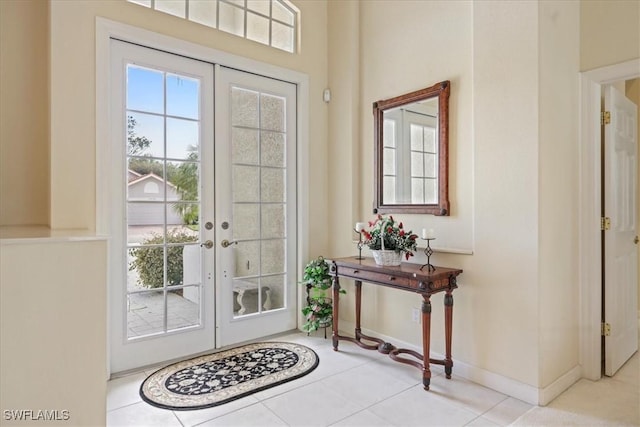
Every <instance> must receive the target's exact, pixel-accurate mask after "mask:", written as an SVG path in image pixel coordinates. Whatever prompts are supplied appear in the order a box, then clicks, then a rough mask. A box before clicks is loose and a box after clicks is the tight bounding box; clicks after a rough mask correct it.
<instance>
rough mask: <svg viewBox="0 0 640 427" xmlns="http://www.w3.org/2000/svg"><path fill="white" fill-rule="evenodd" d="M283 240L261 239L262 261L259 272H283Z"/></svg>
mask: <svg viewBox="0 0 640 427" xmlns="http://www.w3.org/2000/svg"><path fill="white" fill-rule="evenodd" d="M284 242H285V241H284V240H263V241H262V262H261V265H260V272H261V273H262V274H270V273H283V272H284V261H285V253H284V246H285V245H284Z"/></svg>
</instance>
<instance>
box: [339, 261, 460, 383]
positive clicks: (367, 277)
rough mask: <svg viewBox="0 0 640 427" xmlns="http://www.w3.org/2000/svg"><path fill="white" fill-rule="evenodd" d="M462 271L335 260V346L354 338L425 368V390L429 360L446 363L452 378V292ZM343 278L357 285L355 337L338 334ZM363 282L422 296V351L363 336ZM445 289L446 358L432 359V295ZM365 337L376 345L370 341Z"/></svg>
mask: <svg viewBox="0 0 640 427" xmlns="http://www.w3.org/2000/svg"><path fill="white" fill-rule="evenodd" d="M460 273H462V270H459V269H455V268H445V267H436V268H435V270H434V271H431V272H429V269H428V268H427V267H426V266H425V267H424V268H423V269H422V270H420V265H417V264H411V263H402V264H401V265H400V266H398V267H387V266H379V265H376V263H375V262H374V260H373V259H372V258H364V259H362V260H358V259H357V258H356V257H349V258H339V259H335V260H333V264H332V265H331V269H330V274H331V276H332V280H333V335H332V341H333V349H334V350H335V351H338V341H339V340H345V341H351V342H353V343H355V344H357V345H358V346H360V347H362V348H365V349H367V350H378V351H379V352H380V353H383V354H388V355H389V357H391V359H393V360H395V361H396V362H401V363H406V364H408V365H412V366H415V367H416V368H418V369H420V370H422V384H423V385H424V389H425V390H429V384H430V383H431V369H430V368H429V363H434V364H438V365H444V371H445V374H446V377H447V378H448V379H450V378H451V371H452V368H453V361H452V360H451V329H452V320H453V295H452V292H453V290H454V289H455V288H457V287H458V285H457V283H456V278H457V276H458V275H459V274H460ZM340 278H349V279H353V280H355V285H356V330H355V337H354V338H352V337H347V336H344V335H340V334H339V333H338V316H339V297H340ZM362 282H367V283H371V284H374V285H381V286H388V287H391V288H395V289H400V290H403V291H409V292H415V293H417V294H420V295H422V299H423V301H422V349H423V353H422V354H420V353H418V352H416V351H413V350H409V349H403V348H396V347H395V346H393V345H392V344H390V343H388V342H384V341H383V340H381V339H379V338H373V337H369V336H366V335H364V334H363V333H362V332H361V330H360V312H361V308H362V306H361V300H362ZM438 292H445V296H444V316H445V322H444V331H445V347H446V348H445V358H444V359H431V358H429V345H430V333H431V301H430V298H431V295H433V294H435V293H438ZM362 339H364V340H366V341H370V342H374V343H376V344H367V343H364V342H362ZM401 354H408V355H410V356H413V357H414V358H416V359H418V361H415V360H411V359H407V358H404V357H400V356H399V355H401Z"/></svg>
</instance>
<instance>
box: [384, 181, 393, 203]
mask: <svg viewBox="0 0 640 427" xmlns="http://www.w3.org/2000/svg"><path fill="white" fill-rule="evenodd" d="M383 182H384V184H383V187H382V188H383V189H384V194H383V195H382V200H383V201H384V203H395V202H396V178H395V177H394V176H385V177H384V178H383Z"/></svg>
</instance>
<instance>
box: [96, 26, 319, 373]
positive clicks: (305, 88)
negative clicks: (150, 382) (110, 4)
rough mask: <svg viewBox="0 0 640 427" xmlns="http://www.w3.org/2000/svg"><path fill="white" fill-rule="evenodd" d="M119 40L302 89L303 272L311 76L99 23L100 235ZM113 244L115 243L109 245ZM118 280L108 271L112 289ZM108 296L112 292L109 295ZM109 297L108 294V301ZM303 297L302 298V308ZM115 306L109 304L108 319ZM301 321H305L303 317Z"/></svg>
mask: <svg viewBox="0 0 640 427" xmlns="http://www.w3.org/2000/svg"><path fill="white" fill-rule="evenodd" d="M112 38H114V39H118V40H122V41H127V42H131V43H135V44H139V45H142V46H145V47H149V48H154V49H158V50H162V51H165V52H169V53H175V54H177V55H183V56H187V57H189V58H193V59H199V60H202V61H206V62H209V63H212V64H220V65H224V66H227V67H230V68H236V69H239V70H251V71H252V72H254V73H257V74H260V75H263V76H265V77H271V78H274V79H278V80H285V81H287V82H290V83H294V84H296V85H297V93H296V96H297V121H298V127H297V140H298V151H297V165H296V167H297V178H298V209H297V214H298V215H297V248H298V254H297V260H296V265H297V271H298V274H300V273H299V272H300V271H302V268H303V266H304V265H305V263H306V262H305V260H306V259H308V251H309V249H308V239H306V238H304V237H305V236H306V235H307V230H308V227H309V211H308V205H309V204H308V201H309V196H308V191H306V189H307V188H308V186H309V172H308V167H305V165H308V164H309V76H308V75H306V74H304V73H300V72H297V71H293V70H289V69H286V68H282V67H278V66H275V65H271V64H266V63H263V62H260V61H256V60H253V59H249V58H244V57H241V56H238V55H233V54H230V53H227V52H223V51H219V50H216V49H213V48H209V47H205V46H201V45H198V44H195V43H191V42H187V41H184V40H180V39H177V38H174V37H170V36H166V35H163V34H159V33H155V32H152V31H148V30H144V29H141V28H137V27H134V26H131V25H127V24H123V23H120V22H116V21H112V20H109V19H105V18H101V17H96V233H97V234H98V235H105V236H109V233H110V231H109V230H110V227H109V201H110V200H111V197H112V196H113V195H114V194H116V193H115V192H116V191H118V188H115V187H114V186H113V185H112V183H111V180H110V173H109V171H110V165H109V159H111V150H110V138H111V115H110V106H111V85H110V40H111V39H112ZM109 244H111V242H110V243H109ZM111 280H113V277H111V275H110V274H109V269H107V286H109V283H111ZM107 291H108V290H107ZM109 294H110V293H109V292H107V295H109ZM301 295H302V293H300V292H298V297H297V302H298V305H299V304H300V298H301ZM111 304H113V301H110V300H109V298H108V299H107V313H109V310H110V306H111ZM298 321H300V316H298ZM110 322H111V319H110V318H108V319H107V336H108V337H109V339H108V340H107V378H109V376H110V375H111V372H110V365H111V361H110V356H109V355H110V354H111V349H110V347H109V344H108V343H109V340H110V337H111V331H110V326H109V325H110Z"/></svg>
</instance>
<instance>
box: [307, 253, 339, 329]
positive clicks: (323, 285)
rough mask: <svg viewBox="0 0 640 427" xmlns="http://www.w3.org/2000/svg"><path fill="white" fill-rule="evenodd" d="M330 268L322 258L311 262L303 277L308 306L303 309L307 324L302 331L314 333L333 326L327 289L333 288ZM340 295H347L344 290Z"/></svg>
mask: <svg viewBox="0 0 640 427" xmlns="http://www.w3.org/2000/svg"><path fill="white" fill-rule="evenodd" d="M329 269H330V266H329V263H328V262H327V260H325V259H324V258H323V257H322V256H319V257H318V258H316V259H314V260H311V261H309V263H308V264H307V265H306V266H305V268H304V273H303V276H302V282H300V283H301V284H303V285H306V288H307V293H308V295H307V305H306V306H304V307H302V314H303V315H304V317H305V323H304V324H303V325H302V330H304V331H305V332H313V331H316V330H318V329H320V328H324V327H327V326H329V325H331V321H332V319H333V317H332V316H333V304H332V300H331V298H329V297H327V296H326V294H327V292H326V291H327V289H329V288H330V287H331V275H330V274H329V271H330V270H329ZM340 293H345V291H344V290H343V289H341V290H340Z"/></svg>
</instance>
